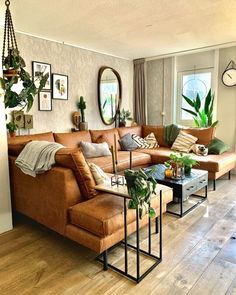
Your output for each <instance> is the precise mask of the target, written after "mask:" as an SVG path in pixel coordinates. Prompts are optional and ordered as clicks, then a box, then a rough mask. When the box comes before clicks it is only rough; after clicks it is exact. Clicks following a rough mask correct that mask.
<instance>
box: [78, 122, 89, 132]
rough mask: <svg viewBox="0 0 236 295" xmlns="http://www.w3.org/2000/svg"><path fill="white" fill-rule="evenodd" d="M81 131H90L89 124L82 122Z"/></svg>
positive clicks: (80, 124)
mask: <svg viewBox="0 0 236 295" xmlns="http://www.w3.org/2000/svg"><path fill="white" fill-rule="evenodd" d="M79 130H80V131H83V130H88V122H80V123H79Z"/></svg>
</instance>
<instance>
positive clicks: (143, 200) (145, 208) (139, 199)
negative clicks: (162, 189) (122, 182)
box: [124, 169, 157, 219]
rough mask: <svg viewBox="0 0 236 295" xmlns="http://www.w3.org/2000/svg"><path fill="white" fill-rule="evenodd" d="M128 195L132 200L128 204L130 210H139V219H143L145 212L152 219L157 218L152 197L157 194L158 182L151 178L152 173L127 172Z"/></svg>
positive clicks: (140, 171)
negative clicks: (152, 205) (152, 204)
mask: <svg viewBox="0 0 236 295" xmlns="http://www.w3.org/2000/svg"><path fill="white" fill-rule="evenodd" d="M124 174H125V179H126V182H127V188H128V193H129V195H130V196H131V199H130V201H129V204H128V208H129V209H138V212H139V218H140V219H142V216H143V212H146V213H148V214H149V216H150V217H151V218H154V217H155V216H156V211H155V209H154V208H152V207H151V196H152V194H156V193H155V189H156V184H157V183H156V180H155V179H154V178H153V177H152V176H151V174H152V171H151V170H150V171H149V172H146V173H145V172H144V171H143V170H142V169H139V170H135V171H134V170H129V169H128V170H125V172H124Z"/></svg>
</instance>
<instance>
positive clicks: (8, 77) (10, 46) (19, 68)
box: [0, 0, 49, 112]
mask: <svg viewBox="0 0 236 295" xmlns="http://www.w3.org/2000/svg"><path fill="white" fill-rule="evenodd" d="M5 4H6V7H7V8H6V16H5V27H4V38H3V51H2V69H3V77H0V87H1V88H2V90H3V92H4V103H5V107H6V108H14V107H17V106H20V107H21V108H22V109H24V108H26V111H27V112H28V111H29V110H30V109H31V107H32V105H33V102H34V96H35V95H36V94H38V93H39V92H40V91H41V90H42V89H43V87H44V86H45V84H46V81H47V80H48V77H49V74H46V75H43V74H41V75H40V76H39V77H38V79H39V81H40V85H39V87H38V89H37V88H36V86H35V84H34V81H33V80H32V79H31V77H30V74H29V73H28V72H26V71H25V70H24V67H25V62H24V60H23V58H22V57H21V56H20V52H19V50H18V47H17V43H16V37H15V32H14V27H13V22H12V17H11V12H10V9H9V6H10V1H9V0H7V1H6V2H5ZM6 44H7V48H6ZM5 52H6V54H5ZM18 79H20V80H21V82H22V90H21V91H20V92H19V93H17V92H16V91H14V90H13V89H12V87H13V85H14V84H16V83H17V82H18Z"/></svg>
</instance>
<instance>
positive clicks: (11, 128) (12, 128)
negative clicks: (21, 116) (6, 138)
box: [6, 122, 18, 137]
mask: <svg viewBox="0 0 236 295" xmlns="http://www.w3.org/2000/svg"><path fill="white" fill-rule="evenodd" d="M6 127H7V130H8V132H9V134H10V137H15V136H16V130H17V129H18V126H17V124H15V123H14V122H9V123H7V124H6Z"/></svg>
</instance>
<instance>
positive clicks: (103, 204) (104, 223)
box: [69, 186, 172, 237]
mask: <svg viewBox="0 0 236 295" xmlns="http://www.w3.org/2000/svg"><path fill="white" fill-rule="evenodd" d="M162 187H163V188H164V186H162ZM170 201H172V190H171V189H170V188H168V187H165V189H163V209H164V208H165V206H164V204H167V203H168V202H170ZM151 203H152V206H153V207H154V208H155V209H158V208H159V198H158V197H154V198H153V199H152V202H151ZM123 212H124V200H123V198H121V197H118V196H115V195H111V194H107V193H104V194H100V195H99V196H97V197H95V198H93V199H92V200H89V201H86V202H82V203H79V204H77V205H75V206H73V207H71V208H70V210H69V214H70V221H71V223H72V224H74V225H76V226H78V227H81V228H83V229H85V230H88V231H89V232H91V233H93V234H95V235H97V236H99V237H105V236H107V235H111V234H113V233H115V232H116V231H117V230H119V229H121V228H123V227H124V214H123ZM157 212H158V210H157ZM135 219H136V211H135V210H132V209H129V210H127V222H128V224H130V223H132V222H133V221H135Z"/></svg>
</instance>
